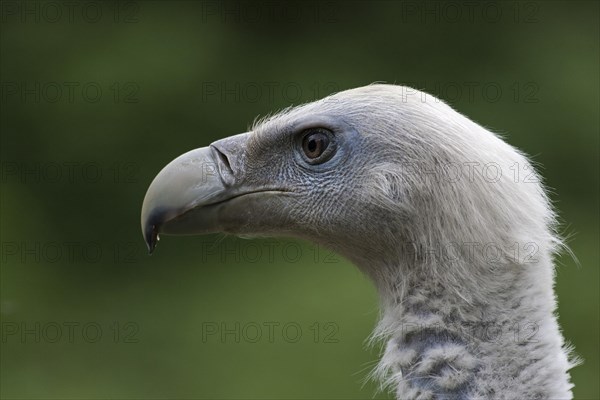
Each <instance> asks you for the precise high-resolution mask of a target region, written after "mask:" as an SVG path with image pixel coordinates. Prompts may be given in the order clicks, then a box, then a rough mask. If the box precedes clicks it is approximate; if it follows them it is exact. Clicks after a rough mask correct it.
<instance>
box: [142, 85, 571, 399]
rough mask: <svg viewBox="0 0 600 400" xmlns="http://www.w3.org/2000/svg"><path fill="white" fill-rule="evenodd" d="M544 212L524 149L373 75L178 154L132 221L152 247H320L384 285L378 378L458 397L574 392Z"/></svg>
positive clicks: (411, 391) (549, 222)
mask: <svg viewBox="0 0 600 400" xmlns="http://www.w3.org/2000/svg"><path fill="white" fill-rule="evenodd" d="M554 221H555V215H554V213H553V211H552V208H551V206H550V204H549V201H548V199H547V197H546V195H545V192H544V190H543V187H542V185H541V183H540V178H539V176H538V175H537V174H536V172H535V171H534V169H533V168H532V166H531V163H530V162H529V161H528V160H527V158H526V157H525V156H524V155H523V154H522V153H521V152H519V151H518V150H516V149H515V148H513V147H511V146H510V145H508V144H507V143H506V142H504V141H503V140H502V139H500V138H499V137H498V136H496V135H495V134H493V133H492V132H490V131H488V130H486V129H485V128H483V127H481V126H480V125H478V124H476V123H475V122H473V121H471V120H469V119H468V118H466V117H464V116H463V115H461V114H459V113H458V112H456V111H454V110H453V109H452V108H451V107H449V106H448V105H446V104H445V103H444V102H442V101H440V100H438V99H436V98H434V97H432V96H430V95H427V94H425V93H422V92H419V91H416V90H414V89H410V88H407V87H402V86H395V85H382V84H374V85H369V86H365V87H361V88H357V89H352V90H348V91H344V92H340V93H337V94H334V95H332V96H329V97H327V98H324V99H322V100H319V101H316V102H313V103H309V104H305V105H302V106H299V107H295V108H290V109H286V110H284V111H282V112H280V113H278V114H276V115H274V116H270V117H267V118H264V119H262V120H260V121H259V122H257V123H255V124H254V126H253V127H252V128H251V130H250V131H249V132H247V133H242V134H238V135H235V136H231V137H228V138H225V139H222V140H218V141H216V142H214V143H212V144H210V145H209V146H208V147H203V148H200V149H196V150H192V151H189V152H187V153H185V154H183V155H181V156H180V157H178V158H176V159H175V160H173V161H172V162H171V163H170V164H168V165H167V166H166V167H165V168H164V169H163V170H162V171H161V172H160V173H159V174H158V175H157V176H156V178H155V179H154V181H153V182H152V184H151V185H150V187H149V189H148V192H147V194H146V197H145V199H144V203H143V206H142V221H141V222H142V230H143V235H144V238H145V240H146V243H147V245H148V248H149V250H150V252H152V251H153V250H154V248H155V246H156V243H157V240H158V237H159V235H190V234H207V233H215V232H224V233H230V234H234V235H257V236H290V237H298V238H302V239H308V240H310V241H313V242H316V243H318V244H322V245H325V246H328V247H330V248H331V249H333V250H335V251H337V252H339V253H340V254H342V255H343V256H345V257H347V258H348V259H349V260H351V261H352V262H353V263H355V264H356V265H357V266H358V267H359V268H360V269H361V270H362V271H363V272H365V274H367V275H368V276H369V277H370V278H371V279H372V280H373V282H374V283H375V285H376V286H377V288H378V291H379V293H380V296H381V302H382V318H381V322H380V323H379V325H378V327H377V329H376V331H375V333H374V337H375V338H378V339H382V340H384V341H385V342H386V343H387V344H386V347H385V351H384V353H383V356H382V360H381V362H380V364H379V366H378V367H377V368H376V370H375V372H374V374H375V376H376V377H377V378H379V379H381V381H382V383H383V384H384V385H385V386H388V387H390V388H391V389H392V390H394V391H395V393H396V395H397V396H398V398H402V399H407V398H415V399H416V398H423V399H425V398H450V397H452V398H461V399H462V398H465V399H466V398H477V397H490V396H491V397H496V396H500V397H504V398H530V397H539V398H547V397H557V398H558V397H560V398H569V397H570V396H571V384H570V382H569V377H568V374H567V370H568V369H569V368H570V367H571V366H572V365H573V362H571V361H569V358H568V349H565V346H564V340H563V338H562V336H561V334H560V331H559V328H558V324H557V322H556V318H555V316H554V311H555V307H556V301H555V297H554V292H553V277H554V268H553V263H552V256H553V254H554V253H555V251H556V250H557V249H558V248H560V246H561V242H560V240H559V238H558V237H557V235H556V234H555V231H554ZM490 329H492V330H493V332H494V334H493V335H492V336H493V337H491V338H490ZM515 332H518V334H517V335H515ZM454 396H458V397H454Z"/></svg>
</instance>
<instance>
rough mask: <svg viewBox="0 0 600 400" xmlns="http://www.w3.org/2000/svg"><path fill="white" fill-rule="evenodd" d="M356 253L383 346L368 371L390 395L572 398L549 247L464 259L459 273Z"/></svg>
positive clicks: (405, 397)
mask: <svg viewBox="0 0 600 400" xmlns="http://www.w3.org/2000/svg"><path fill="white" fill-rule="evenodd" d="M362 261H363V262H362V266H363V267H366V268H364V269H366V270H367V271H371V272H370V275H371V276H372V277H373V279H374V280H375V282H376V284H377V286H378V289H379V292H380V294H381V298H382V303H383V304H382V319H381V321H380V323H379V325H378V327H377V329H376V331H375V333H374V335H373V337H374V339H383V340H384V341H385V342H387V345H386V347H385V351H384V354H383V357H382V360H381V362H380V364H379V365H378V367H377V368H376V370H375V371H374V375H376V377H377V378H378V379H380V380H381V381H382V382H383V383H384V386H385V387H387V388H389V389H392V390H395V392H396V396H397V398H398V399H417V398H418V399H430V398H431V399H440V398H441V399H471V398H495V397H498V396H500V397H502V398H553V399H558V398H560V399H570V398H572V394H571V387H572V385H571V384H570V382H569V376H568V373H567V371H568V369H569V368H570V367H571V366H572V363H570V362H569V360H568V356H567V353H568V349H565V348H564V341H563V338H562V335H561V333H560V330H559V327H558V324H557V321H556V317H555V316H554V311H555V306H556V301H555V297H554V292H553V273H554V272H553V271H554V270H553V265H552V259H551V255H550V254H546V255H545V256H544V257H542V258H540V259H539V260H537V262H536V263H522V264H517V263H513V264H510V265H502V266H501V267H498V268H496V269H490V268H489V266H480V267H479V270H478V271H477V272H475V268H478V266H474V265H469V266H468V268H470V269H471V270H472V271H473V273H472V274H471V276H464V277H463V278H462V279H461V277H457V276H456V275H455V276H453V277H450V273H447V274H441V273H440V272H439V271H442V269H439V268H438V269H437V270H436V271H437V272H435V273H428V272H426V271H428V270H429V269H428V268H427V267H426V266H425V265H415V264H414V258H413V264H412V265H410V264H411V263H410V262H408V261H406V260H404V261H403V262H402V263H401V264H402V265H400V266H398V265H397V263H396V265H393V264H391V263H387V262H383V263H373V262H372V261H365V260H362ZM360 264H361V263H359V265H360ZM462 267H465V265H462ZM450 268H455V269H457V266H455V265H448V266H447V269H446V271H450ZM458 269H460V268H458ZM463 270H465V269H464V268H463ZM373 271H379V272H378V273H377V274H375V273H373ZM381 271H385V272H384V273H381ZM481 271H485V273H482V272H481ZM474 276H476V278H474Z"/></svg>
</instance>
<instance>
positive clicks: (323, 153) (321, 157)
mask: <svg viewBox="0 0 600 400" xmlns="http://www.w3.org/2000/svg"><path fill="white" fill-rule="evenodd" d="M301 137H302V140H301V146H302V155H303V156H304V159H305V160H306V161H307V162H308V163H309V164H321V163H324V162H325V161H327V160H329V159H330V158H331V156H333V154H334V153H335V142H334V137H333V133H332V132H331V131H330V130H328V129H325V128H311V129H307V130H305V131H304V132H302V135H301Z"/></svg>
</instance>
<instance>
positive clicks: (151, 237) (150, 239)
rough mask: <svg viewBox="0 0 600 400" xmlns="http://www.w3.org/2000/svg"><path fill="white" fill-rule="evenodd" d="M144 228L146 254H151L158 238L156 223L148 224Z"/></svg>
mask: <svg viewBox="0 0 600 400" xmlns="http://www.w3.org/2000/svg"><path fill="white" fill-rule="evenodd" d="M146 229H147V230H146V234H145V235H144V236H145V237H146V246H148V254H152V253H153V252H154V249H155V248H156V243H157V242H158V240H159V239H158V228H157V226H156V225H148V228H146Z"/></svg>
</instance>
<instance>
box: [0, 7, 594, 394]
mask: <svg viewBox="0 0 600 400" xmlns="http://www.w3.org/2000/svg"><path fill="white" fill-rule="evenodd" d="M73 4H74V5H73ZM73 4H71V3H68V2H49V3H44V2H40V3H38V2H32V1H27V2H21V1H3V2H2V3H1V5H2V15H1V17H2V26H1V39H0V44H1V53H0V55H1V61H0V75H1V81H2V99H1V100H2V103H1V106H2V109H1V134H2V135H1V156H2V182H1V183H2V190H1V221H2V226H1V235H2V236H1V245H2V267H1V278H0V284H1V311H2V315H1V318H2V342H1V346H2V347H1V350H2V352H1V375H0V377H1V385H0V387H1V392H0V394H1V396H2V397H3V398H20V399H25V398H27V399H31V398H89V399H91V398H126V399H127V398H220V399H231V398H244V399H250V398H252V399H259V398H260V399H263V398H272V399H276V398H277V399H286V398H287V399H292V398H294V399H298V398H309V399H316V398H320V399H342V398H344V399H345V398H353V399H358V398H361V399H362V398H372V397H373V394H374V393H375V390H376V385H375V384H373V383H371V382H367V383H366V384H364V385H363V383H364V381H365V377H366V375H367V373H368V372H369V370H370V369H371V368H372V366H373V365H374V363H375V361H376V360H377V357H378V352H379V348H378V347H375V348H367V347H366V344H365V339H366V338H367V337H368V335H369V333H370V332H371V330H372V328H373V326H374V324H375V322H376V319H377V313H378V311H377V296H376V293H375V291H374V288H373V287H372V286H371V284H370V282H369V281H368V280H367V279H366V278H365V277H363V276H362V275H361V274H360V273H359V272H358V271H357V270H356V268H355V267H353V266H352V265H350V264H349V263H348V262H346V261H345V260H343V259H341V258H340V257H338V256H336V255H332V254H329V253H328V252H327V251H325V250H324V249H319V248H316V247H315V246H313V245H311V244H309V243H298V242H294V241H291V240H280V239H274V240H253V241H248V240H244V239H238V238H232V237H222V236H209V237H188V238H169V237H167V238H164V239H163V241H162V242H161V244H160V246H159V247H158V251H157V252H156V253H155V254H154V255H153V256H152V257H148V256H147V255H146V252H145V248H144V243H143V241H142V237H141V233H140V227H139V214H140V207H141V201H142V199H143V196H144V194H145V190H146V188H147V187H148V185H149V183H150V182H151V180H152V178H153V177H154V176H155V174H156V173H157V172H158V171H159V170H160V168H162V167H163V166H164V165H165V164H166V163H167V162H169V161H170V160H171V159H173V158H174V157H176V156H177V155H179V154H181V153H183V152H185V151H187V150H189V149H193V148H196V147H200V146H205V145H207V144H209V143H210V142H211V141H213V140H215V139H218V138H222V137H225V136H228V135H231V134H234V133H239V132H243V131H245V130H246V128H247V126H248V125H249V124H250V123H251V122H252V121H253V119H254V118H255V117H256V116H257V115H264V114H266V113H268V112H270V111H274V110H277V109H280V108H283V107H286V106H288V105H290V104H298V103H302V102H306V101H311V100H313V99H316V98H319V97H322V96H325V95H327V94H329V93H332V92H335V91H339V90H343V89H347V88H353V87H356V86H361V85H365V84H369V83H372V82H375V81H385V82H389V83H399V84H409V85H411V86H414V87H418V88H420V89H424V90H426V91H428V92H430V93H432V94H434V95H436V96H438V97H441V98H442V99H445V100H447V101H448V102H449V103H450V104H452V105H453V107H455V108H456V109H457V110H458V111H460V112H461V113H463V114H466V115H467V116H469V117H471V118H472V119H474V120H475V121H477V122H479V123H481V124H482V125H484V126H486V127H489V128H491V129H493V130H495V131H496V132H500V133H502V134H503V135H505V137H506V139H507V141H508V142H509V143H511V144H512V145H515V146H517V147H519V148H521V149H523V150H524V151H525V152H527V153H529V154H531V155H532V156H533V158H534V160H535V161H536V162H538V163H539V164H540V166H541V172H542V174H543V175H544V176H545V179H546V183H547V185H548V186H549V187H550V188H551V197H552V200H553V201H554V203H555V205H556V207H557V208H558V210H559V212H560V216H561V220H562V222H563V225H562V232H563V233H564V234H565V235H567V236H568V237H569V238H570V239H569V244H570V246H571V248H572V250H573V252H574V253H575V255H576V256H577V258H578V260H579V262H580V264H581V265H580V266H577V264H576V262H574V260H573V259H572V258H570V257H569V256H562V257H560V259H559V260H558V271H557V285H556V290H557V292H558V297H559V315H560V323H561V325H562V327H563V331H564V334H565V337H566V338H567V339H568V340H569V341H570V342H571V343H573V345H574V346H575V348H576V351H577V353H578V354H579V355H580V356H581V357H582V358H583V359H584V360H585V363H584V364H583V365H582V366H579V367H577V368H575V369H574V370H573V371H572V376H573V380H574V382H575V385H576V386H575V395H576V397H577V398H598V396H599V395H600V394H599V390H598V374H599V368H598V362H599V360H598V342H599V337H598V325H599V313H598V303H599V299H598V292H599V285H600V284H599V276H598V241H599V237H598V224H599V220H598V187H599V182H598V169H599V163H598V148H599V147H598V140H599V118H598V110H599V48H598V42H599V9H598V3H597V2H579V3H578V2H573V1H571V2H568V3H567V2H565V3H561V2H554V1H552V2H483V3H476V2H467V1H465V2H461V1H458V2H450V3H448V2H427V3H421V2H414V1H399V2H348V3H333V2H321V3H317V2H301V3H279V2H259V3H243V2H227V3H220V2H216V1H203V2H192V1H186V2H174V1H170V2H167V1H164V2H121V3H110V2H93V1H92V2H84V3H73ZM236 324H237V325H236ZM259 334H260V336H259ZM375 397H376V398H388V395H387V394H382V393H379V394H377V395H376V396H375Z"/></svg>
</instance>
